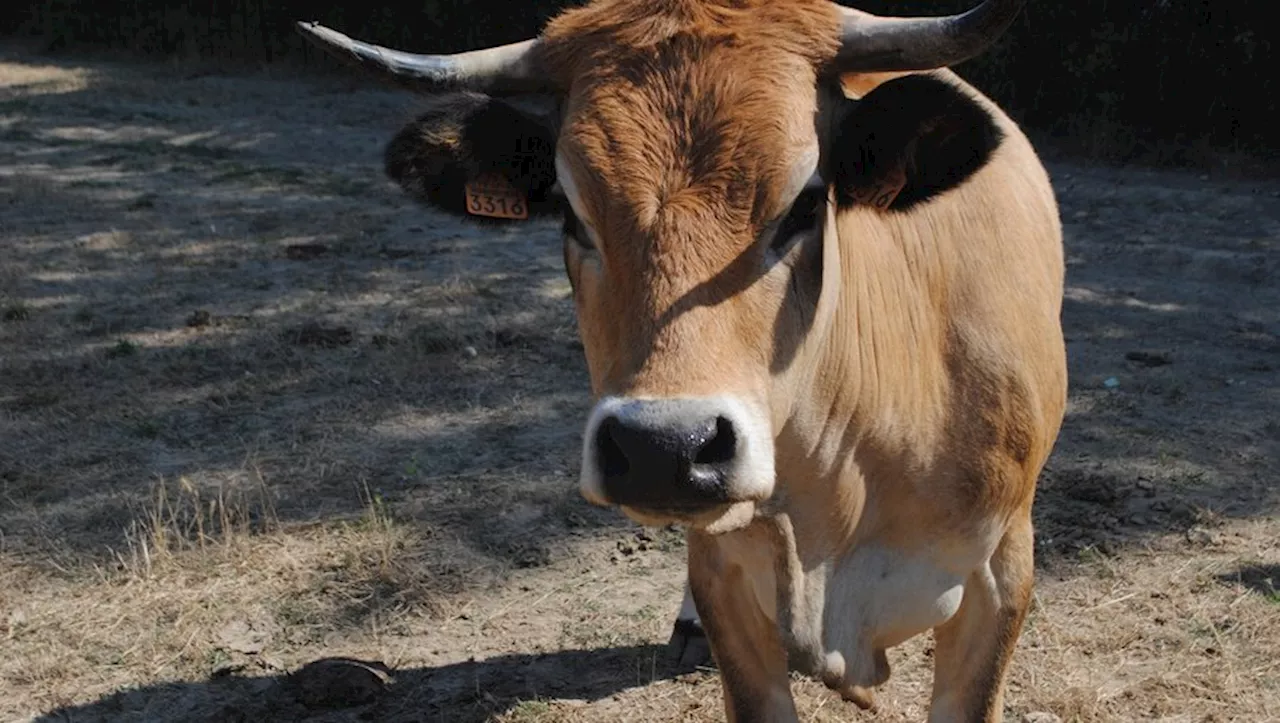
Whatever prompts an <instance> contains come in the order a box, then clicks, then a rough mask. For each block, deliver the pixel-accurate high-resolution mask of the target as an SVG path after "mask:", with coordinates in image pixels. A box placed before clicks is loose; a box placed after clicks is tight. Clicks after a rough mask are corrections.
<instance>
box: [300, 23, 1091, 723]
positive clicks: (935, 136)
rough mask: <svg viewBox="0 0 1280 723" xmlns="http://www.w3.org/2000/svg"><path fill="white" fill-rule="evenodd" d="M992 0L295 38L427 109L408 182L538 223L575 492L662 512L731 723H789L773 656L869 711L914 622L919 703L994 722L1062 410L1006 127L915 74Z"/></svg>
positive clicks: (1054, 300) (1044, 245)
mask: <svg viewBox="0 0 1280 723" xmlns="http://www.w3.org/2000/svg"><path fill="white" fill-rule="evenodd" d="M1019 6H1020V0H987V2H985V3H983V4H982V5H981V6H979V7H977V8H975V9H974V10H972V11H970V12H968V13H965V14H963V15H959V16H954V17H947V18H923V19H899V18H881V17H876V16H872V15H868V14H866V13H862V12H859V11H855V10H852V9H849V8H844V7H840V6H837V5H835V4H832V3H830V2H828V0H708V1H705V2H703V1H698V0H596V1H595V2H593V3H590V4H587V5H586V6H584V7H580V8H575V9H572V10H569V11H566V12H564V13H563V14H561V15H560V16H558V17H557V18H555V19H554V20H552V21H551V22H550V23H549V24H548V25H547V26H546V28H545V30H544V32H543V33H542V34H541V35H540V36H539V37H538V38H535V39H533V40H529V41H525V42H523V43H516V44H513V45H508V46H503V47H500V48H494V49H490V50H481V51H475V52H472V53H464V54H460V55H455V56H419V55H412V54H408V53H401V52H397V51H392V50H388V49H386V48H379V47H377V46H371V45H367V44H364V43H360V42H357V41H354V40H352V39H350V38H347V37H346V36H343V35H341V34H338V33H335V32H334V31H332V30H328V29H326V28H322V27H320V26H317V25H314V24H301V25H300V27H301V28H302V30H303V32H304V33H305V34H306V35H307V36H308V37H310V38H312V39H313V40H315V41H316V42H318V43H320V44H321V45H323V46H325V47H327V48H329V49H330V50H333V51H334V52H335V53H337V54H339V55H341V56H343V57H347V58H348V59H351V60H355V61H357V62H360V63H362V64H364V65H366V66H367V67H370V68H374V69H376V70H378V71H380V72H383V73H384V74H387V75H389V76H391V77H393V78H395V79H397V80H400V81H402V82H404V83H405V84H407V85H409V86H412V87H415V88H417V89H420V90H425V91H428V92H431V93H435V94H436V95H435V96H434V98H433V101H432V103H431V106H430V108H429V109H428V111H427V112H426V113H425V114H423V115H422V116H421V117H420V118H419V119H418V120H417V121H415V122H414V123H412V124H410V125H409V126H408V127H406V128H405V129H404V130H403V131H401V132H400V133H399V134H398V135H397V136H396V137H395V139H394V140H392V141H391V143H390V144H389V146H388V148H387V154H386V159H385V160H386V169H387V172H388V174H389V175H390V176H391V177H392V178H393V179H395V180H396V181H398V182H399V183H400V184H401V185H402V186H403V187H404V188H405V189H406V191H407V192H409V193H410V194H412V195H413V196H415V197H417V198H419V199H421V200H422V201H424V202H425V203H427V204H429V205H431V206H433V207H435V208H438V209H442V210H445V211H448V212H451V213H458V214H467V213H470V214H477V215H473V217H474V218H477V219H480V218H483V217H492V219H493V222H495V223H497V222H500V221H499V220H498V219H499V218H506V219H512V218H515V219H519V218H524V217H528V216H542V215H548V214H554V215H563V218H564V222H565V227H564V230H565V233H564V258H565V265H566V267H567V269H568V274H569V278H570V280H571V281H572V285H573V289H574V300H575V303H576V307H577V313H578V322H579V329H580V333H581V336H582V340H583V345H584V348H585V350H586V361H587V365H588V367H589V371H590V376H591V383H592V391H593V393H594V395H595V397H596V399H597V403H596V406H595V408H594V411H593V412H592V413H591V415H590V418H589V419H588V420H587V424H586V430H585V435H584V444H583V452H582V474H581V491H582V493H583V494H584V495H585V496H586V497H587V499H589V500H591V501H592V502H595V503H599V504H602V505H617V506H620V507H621V508H622V509H623V510H624V511H625V512H626V514H627V515H629V516H630V517H632V518H633V519H635V520H638V521H640V522H641V523H644V524H667V523H672V522H675V523H680V524H683V525H685V526H687V529H688V553H689V554H688V582H689V588H690V590H691V592H692V598H691V600H692V601H695V602H696V610H697V612H698V613H700V614H701V621H702V625H703V626H705V630H706V635H707V639H708V640H709V642H710V647H711V651H712V653H713V654H714V658H715V661H716V663H717V665H718V667H719V669H720V672H721V675H722V678H723V681H724V691H725V705H726V708H727V711H728V717H729V719H730V720H732V721H794V720H796V712H795V706H794V703H793V700H792V697H791V693H790V689H789V686H788V668H789V667H790V668H793V669H796V670H799V671H803V672H805V673H808V674H811V675H813V676H816V677H818V678H820V679H822V680H823V681H824V682H825V683H826V684H827V685H828V686H830V687H831V688H833V689H835V690H837V691H839V692H840V693H841V694H842V695H843V696H844V697H846V698H847V699H850V700H852V701H854V702H855V703H857V704H859V705H861V706H863V707H867V706H870V705H871V704H872V697H871V690H870V689H871V688H873V687H874V686H876V685H878V684H880V683H881V682H883V681H884V680H885V679H886V678H887V677H888V675H889V670H888V664H887V662H886V658H885V650H886V649H887V648H889V647H891V646H894V645H897V644H899V643H901V642H902V641H904V640H907V639H908V638H910V637H912V636H915V635H917V634H919V633H923V632H925V631H928V630H931V629H932V630H933V631H934V633H935V635H936V646H935V650H934V655H933V659H934V666H935V667H934V670H935V673H934V687H933V697H932V703H931V713H930V720H931V721H961V720H964V721H970V720H983V721H994V720H1000V718H1001V711H1002V698H1003V689H1004V678H1005V670H1006V668H1007V665H1008V663H1009V659H1010V656H1011V655H1012V652H1013V649H1014V647H1015V643H1016V641H1017V638H1018V635H1019V631H1020V629H1021V626H1022V621H1023V617H1024V615H1025V614H1026V610H1027V606H1028V602H1029V600H1030V596H1031V589H1032V577H1033V569H1032V552H1033V542H1032V527H1031V505H1032V498H1033V496H1034V492H1035V485H1036V479H1037V477H1038V475H1039V473H1040V470H1041V467H1042V466H1043V464H1044V463H1045V460H1046V458H1047V457H1048V455H1049V453H1050V449H1051V448H1052V446H1053V443H1054V441H1055V439H1056V437H1057V434H1058V429H1059V426H1060V424H1061V421H1062V417H1063V409H1064V405H1065V398H1066V369H1065V352H1064V348H1063V338H1062V330H1061V326H1060V321H1059V319H1060V311H1061V298H1062V283H1063V258H1062V240H1061V227H1060V223H1059V219H1058V212H1057V207H1056V204H1055V200H1054V196H1053V192H1052V189H1051V188H1050V185H1049V180H1048V178H1047V174H1046V173H1045V170H1044V168H1043V166H1042V165H1041V163H1040V161H1039V159H1038V158H1037V156H1036V154H1035V152H1034V151H1033V150H1032V147H1031V145H1030V144H1029V143H1028V141H1027V139H1026V137H1025V136H1024V135H1023V134H1022V132H1021V131H1020V130H1019V129H1018V127H1017V126H1016V125H1015V124H1014V122H1013V121H1011V120H1010V119H1009V118H1008V116H1006V115H1005V114H1004V113H1003V112H1002V111H1001V110H1000V109H998V108H997V107H996V106H995V105H994V104H993V103H992V102H991V101H990V100H988V99H986V98H985V97H983V96H982V95H980V94H979V93H978V92H977V91H976V90H974V89H973V88H971V87H970V86H969V85H967V84H965V83H964V82H962V81H961V80H959V79H958V78H957V77H956V76H955V75H954V74H952V73H951V72H950V71H948V70H945V69H944V68H945V66H947V65H949V64H952V63H955V62H958V61H961V60H963V59H965V58H968V57H971V56H973V55H975V54H977V53H979V52H981V50H983V49H984V48H985V47H987V46H989V45H990V44H991V42H993V41H994V40H995V39H996V38H997V37H998V36H999V35H1000V34H1001V33H1002V32H1003V31H1004V29H1005V28H1007V27H1008V25H1009V24H1010V23H1011V22H1012V20H1013V18H1014V16H1015V15H1016V14H1017V12H1018V10H1019ZM515 93H541V94H544V95H545V96H547V97H549V98H552V99H553V100H554V101H555V103H554V110H553V111H552V112H549V113H547V114H545V115H539V114H538V113H536V112H535V111H533V110H529V109H527V108H524V107H522V106H520V105H517V104H516V103H514V102H511V101H510V99H508V98H506V96H510V95H512V94H515ZM508 222H509V221H508ZM688 602H689V601H686V605H685V610H684V615H683V617H686V618H688V617H692V615H693V611H692V610H690V609H689V608H690V607H693V606H691V605H689V604H688ZM677 637H679V636H678V635H677Z"/></svg>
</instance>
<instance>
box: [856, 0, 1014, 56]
mask: <svg viewBox="0 0 1280 723" xmlns="http://www.w3.org/2000/svg"><path fill="white" fill-rule="evenodd" d="M1023 2H1024V0H985V2H983V3H982V4H981V5H979V6H978V7H976V8H973V9H971V10H969V11H968V12H966V13H962V14H960V15H947V16H943V17H934V18H895V17H883V16H879V15H872V14H871V13H866V12H862V11H861V10H854V9H853V8H847V7H841V8H840V11H841V13H842V14H843V16H844V36H843V38H842V41H841V44H840V53H839V54H838V55H837V56H836V60H835V65H836V67H837V69H838V70H839V71H841V72H849V71H892V70H931V69H933V68H942V67H945V66H948V65H953V64H955V63H959V62H961V61H964V60H968V59H969V58H972V57H973V56H975V55H978V54H979V53H981V52H982V51H984V50H986V49H987V48H988V47H989V46H990V45H991V44H992V43H994V42H995V41H996V40H997V39H998V38H999V37H1000V35H1001V34H1003V33H1004V31H1005V30H1007V29H1008V27H1009V25H1010V24H1011V23H1012V22H1013V19H1014V18H1015V17H1017V15H1018V11H1019V10H1021V9H1022V5H1023Z"/></svg>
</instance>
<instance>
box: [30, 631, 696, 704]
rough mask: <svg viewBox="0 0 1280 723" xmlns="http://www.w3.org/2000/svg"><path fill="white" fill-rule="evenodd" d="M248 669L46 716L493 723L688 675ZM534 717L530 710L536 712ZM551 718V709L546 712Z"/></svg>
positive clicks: (589, 658)
mask: <svg viewBox="0 0 1280 723" xmlns="http://www.w3.org/2000/svg"><path fill="white" fill-rule="evenodd" d="M243 662H245V663H246V667H247V668H248V670H246V671H237V672H232V673H229V674H225V675H222V676H220V677H214V678H210V679H208V680H204V681H195V682H174V683H158V684H155V685H150V686H145V687H138V688H130V689H127V690H120V691H117V692H114V693H111V694H110V695H107V696H104V697H102V698H99V699H98V700H95V701H92V702H90V703H84V704H80V705H70V706H65V707H61V708H58V709H55V710H51V711H48V712H47V713H44V714H42V715H40V716H38V717H36V718H35V719H34V723H53V721H74V722H75V723H82V722H84V723H87V722H89V721H175V722H176V721H183V722H184V723H189V722H194V721H205V722H208V723H213V722H214V721H218V722H221V721H246V722H247V721H313V722H317V721H369V720H374V721H391V722H397V721H447V722H448V723H469V722H472V721H484V720H490V719H492V718H494V717H497V716H500V715H502V714H504V713H509V712H512V711H514V710H516V709H518V708H520V707H529V708H531V709H539V710H540V709H542V708H545V707H546V706H547V705H548V704H547V703H545V702H543V701H544V700H545V699H548V698H555V699H558V700H562V701H563V700H569V701H573V700H577V701H584V702H591V701H596V700H600V699H603V698H607V697H609V696H611V695H614V694H616V693H619V692H621V691H624V690H626V689H628V688H633V687H638V686H644V685H648V684H651V683H653V682H654V681H658V680H667V679H671V678H675V677H678V676H680V675H687V674H694V675H700V674H709V671H707V670H705V669H704V670H702V671H701V673H698V672H697V671H693V670H690V669H688V668H681V667H679V666H678V665H677V664H675V663H674V661H672V660H671V659H670V658H669V657H668V656H667V649H666V647H665V646H662V645H636V646H625V647H615V648H601V649H597V650H563V651H557V652H552V653H545V654H517V655H503V656H498V657H493V658H488V659H485V660H481V661H468V662H461V663H453V664H447V665H441V666H438V667H421V668H405V669H398V670H391V669H387V668H386V667H385V666H382V664H381V663H376V662H370V661H358V660H352V659H344V658H326V659H322V660H319V661H312V662H311V663H308V664H307V665H303V666H300V667H298V668H297V669H294V670H291V671H289V672H287V673H286V672H275V673H272V674H269V675H257V674H254V673H253V672H250V671H252V670H253V669H255V668H257V669H258V670H261V666H260V665H258V664H260V663H262V662H263V661H258V660H256V659H252V658H251V659H246V660H245V661H243ZM529 712H532V711H529ZM544 712H546V711H544Z"/></svg>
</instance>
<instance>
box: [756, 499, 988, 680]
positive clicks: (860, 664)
mask: <svg viewBox="0 0 1280 723" xmlns="http://www.w3.org/2000/svg"><path fill="white" fill-rule="evenodd" d="M789 532H790V530H789V524H786V523H783V524H781V525H780V526H779V529H778V531H777V533H775V535H774V536H773V539H774V540H775V543H774V544H773V545H771V546H770V547H772V549H770V550H766V549H762V547H761V546H758V545H753V546H752V547H753V548H754V549H749V550H748V549H741V550H739V551H738V553H739V555H740V556H741V557H740V560H741V561H742V562H743V563H745V564H744V568H745V569H747V570H750V571H752V572H751V576H752V578H753V582H754V585H753V587H754V589H755V591H756V596H757V598H758V600H759V602H760V603H761V606H762V607H763V608H764V609H765V611H766V613H769V614H770V617H772V618H773V619H774V621H775V622H776V623H777V624H778V626H779V628H780V629H781V632H782V635H783V639H784V640H785V641H786V644H787V647H788V654H789V655H788V657H789V660H790V665H791V667H792V668H793V669H795V670H797V671H799V672H802V673H806V674H809V675H812V676H814V677H816V678H818V679H821V680H822V681H823V682H825V683H826V684H827V685H828V686H830V687H832V688H833V689H836V690H840V691H841V692H847V691H848V690H851V689H853V688H854V687H864V688H865V687H872V686H876V685H879V684H880V683H882V682H884V680H885V678H887V676H888V667H887V663H886V658H885V655H884V651H885V650H886V649H888V648H890V647H893V646H895V645H898V644H900V643H902V642H904V641H906V640H907V639H909V638H912V637H914V636H916V635H919V634H920V633H923V632H926V631H928V630H930V629H932V628H934V627H937V626H938V625H941V624H942V623H944V622H946V621H947V620H949V619H950V618H951V617H952V616H953V615H954V614H955V613H956V611H957V610H959V608H960V603H961V601H962V600H963V598H964V594H965V585H966V583H967V582H968V581H970V580H973V579H982V578H985V577H986V575H984V574H983V573H984V571H986V570H987V563H986V561H987V560H988V559H989V557H990V554H991V550H993V549H994V543H991V544H988V541H987V540H971V541H969V543H968V544H966V545H964V548H965V549H957V548H956V547H955V546H927V547H925V548H924V549H921V550H916V551H907V550H904V549H902V548H901V547H896V546H893V545H890V544H888V543H886V542H885V541H884V540H880V539H870V540H866V541H864V542H862V543H861V544H859V545H858V546H856V547H854V548H853V549H851V550H849V551H848V552H847V553H846V554H845V555H843V556H840V557H839V558H835V559H827V560H825V561H823V562H821V563H820V564H817V565H813V566H806V565H804V564H802V563H801V562H800V559H801V557H802V556H801V555H799V554H797V551H796V549H795V543H794V537H793V536H791V535H790V534H789ZM757 539H759V538H757ZM940 548H944V549H940ZM769 556H772V557H773V560H774V564H773V565H769V564H768V563H765V562H764V558H767V557H769ZM762 563H764V564H762Z"/></svg>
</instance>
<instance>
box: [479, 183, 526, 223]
mask: <svg viewBox="0 0 1280 723" xmlns="http://www.w3.org/2000/svg"><path fill="white" fill-rule="evenodd" d="M466 192H467V213H469V214H471V215H473V216H488V217H490V218H509V219H515V220H521V219H526V218H529V202H528V200H527V199H526V198H525V197H524V194H523V193H521V192H520V189H518V188H516V187H515V186H513V185H511V183H510V182H509V181H507V179H505V178H503V177H502V176H500V175H497V174H489V175H485V176H478V177H476V178H473V179H471V180H470V181H467V184H466Z"/></svg>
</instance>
